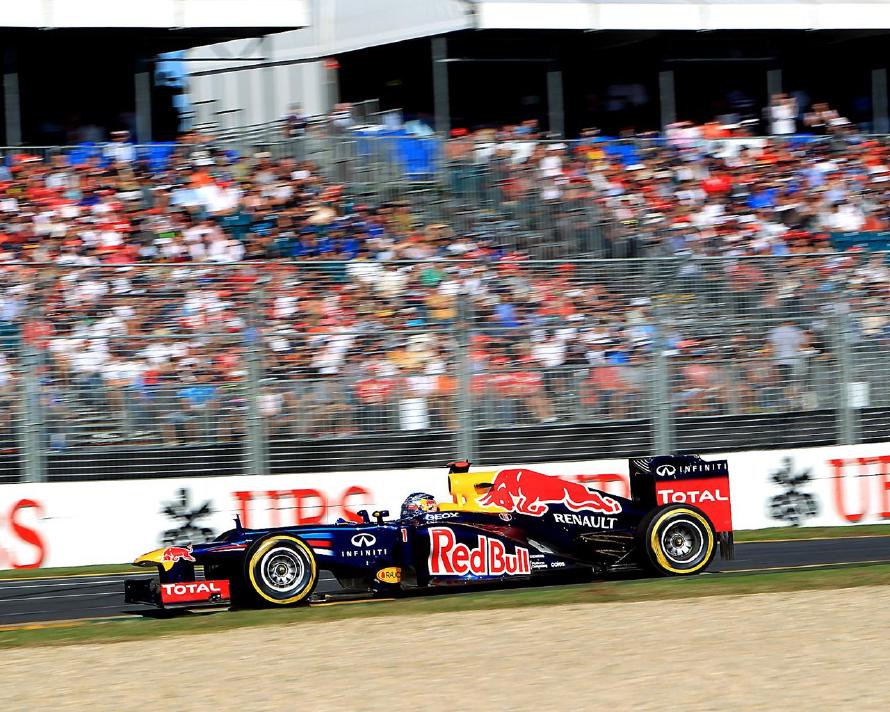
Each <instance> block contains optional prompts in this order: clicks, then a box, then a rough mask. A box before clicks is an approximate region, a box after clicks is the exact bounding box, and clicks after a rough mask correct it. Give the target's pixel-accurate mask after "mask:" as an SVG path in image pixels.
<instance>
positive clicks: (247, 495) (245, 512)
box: [232, 492, 253, 529]
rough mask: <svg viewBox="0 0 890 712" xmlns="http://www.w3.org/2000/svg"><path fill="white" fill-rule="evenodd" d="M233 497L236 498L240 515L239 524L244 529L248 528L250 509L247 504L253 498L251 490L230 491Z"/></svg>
mask: <svg viewBox="0 0 890 712" xmlns="http://www.w3.org/2000/svg"><path fill="white" fill-rule="evenodd" d="M232 495H233V496H234V497H235V499H237V500H238V511H239V514H240V515H241V525H242V526H243V527H244V528H245V529H250V511H249V507H248V506H247V505H248V504H250V500H251V499H253V492H232Z"/></svg>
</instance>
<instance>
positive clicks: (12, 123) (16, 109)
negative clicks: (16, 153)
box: [3, 48, 22, 146]
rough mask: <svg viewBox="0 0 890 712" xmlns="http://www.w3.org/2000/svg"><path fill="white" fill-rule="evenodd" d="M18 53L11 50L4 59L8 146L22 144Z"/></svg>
mask: <svg viewBox="0 0 890 712" xmlns="http://www.w3.org/2000/svg"><path fill="white" fill-rule="evenodd" d="M16 59H17V58H16V51H15V49H12V48H9V49H7V50H6V51H5V52H4V57H3V60H4V61H3V105H4V110H5V117H4V118H5V124H6V145H7V146H21V144H22V110H21V104H20V100H19V72H18V66H17V63H16Z"/></svg>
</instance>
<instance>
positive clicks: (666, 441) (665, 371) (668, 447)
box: [652, 325, 674, 455]
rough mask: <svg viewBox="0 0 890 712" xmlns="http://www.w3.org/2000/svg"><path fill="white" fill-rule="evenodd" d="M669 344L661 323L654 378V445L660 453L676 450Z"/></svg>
mask: <svg viewBox="0 0 890 712" xmlns="http://www.w3.org/2000/svg"><path fill="white" fill-rule="evenodd" d="M666 349H667V344H666V343H665V341H664V334H663V329H662V327H661V325H657V326H656V331H655V365H654V369H653V374H652V376H653V378H652V405H653V408H652V445H653V448H654V451H655V453H656V454H658V455H666V454H669V453H671V452H673V450H674V432H673V426H674V423H673V418H672V415H673V411H672V409H671V387H670V367H669V365H668V357H667V354H666V353H665V351H666Z"/></svg>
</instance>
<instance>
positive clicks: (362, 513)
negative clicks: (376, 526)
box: [356, 509, 376, 524]
mask: <svg viewBox="0 0 890 712" xmlns="http://www.w3.org/2000/svg"><path fill="white" fill-rule="evenodd" d="M356 514H357V515H358V516H360V517H361V518H362V522H364V523H365V524H370V523H371V517H369V516H368V510H367V509H360V510H358V511H357V512H356ZM375 514H376V512H375Z"/></svg>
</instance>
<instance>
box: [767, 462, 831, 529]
mask: <svg viewBox="0 0 890 712" xmlns="http://www.w3.org/2000/svg"><path fill="white" fill-rule="evenodd" d="M770 479H771V480H772V481H773V482H775V483H776V484H777V485H779V486H780V487H784V488H785V491H784V492H782V494H777V495H776V496H775V497H771V498H770V501H769V515H770V517H772V518H773V519H780V520H782V521H783V522H787V523H788V524H790V525H791V526H792V527H799V526H800V525H801V524H802V523H803V521H804V520H805V519H809V518H810V517H815V516H816V515H817V514H818V513H819V503H818V502H817V501H816V498H815V497H814V496H813V495H812V494H810V493H809V492H802V491H801V490H800V486H801V485H803V484H805V483H807V482H809V481H810V479H811V478H810V469H809V468H807V469H806V470H799V471H797V472H795V470H794V460H793V459H792V458H790V457H786V458H783V459H782V466H781V467H780V468H779V469H778V470H775V471H774V472H773V473H772V474H771V475H770Z"/></svg>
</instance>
